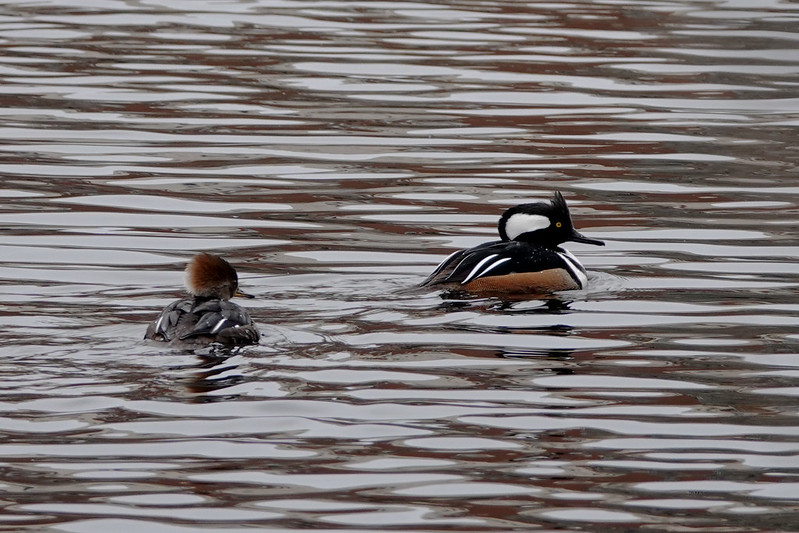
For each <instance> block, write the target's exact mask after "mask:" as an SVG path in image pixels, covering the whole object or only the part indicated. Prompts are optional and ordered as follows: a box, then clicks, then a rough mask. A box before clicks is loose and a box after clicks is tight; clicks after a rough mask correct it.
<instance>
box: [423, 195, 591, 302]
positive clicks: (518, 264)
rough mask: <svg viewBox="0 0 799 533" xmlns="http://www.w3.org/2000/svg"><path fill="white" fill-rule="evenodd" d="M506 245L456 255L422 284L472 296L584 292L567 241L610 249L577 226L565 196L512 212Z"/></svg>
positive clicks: (503, 221)
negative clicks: (439, 286) (581, 231)
mask: <svg viewBox="0 0 799 533" xmlns="http://www.w3.org/2000/svg"><path fill="white" fill-rule="evenodd" d="M499 236H500V238H501V239H502V240H501V241H492V242H486V243H483V244H481V245H479V246H475V247H474V248H469V249H468V250H458V251H457V252H455V253H453V254H452V255H450V256H449V257H447V258H446V259H444V261H442V262H441V264H440V265H438V267H437V268H436V269H435V270H434V271H433V273H432V274H430V276H429V277H428V278H427V279H426V280H424V281H423V282H422V284H421V286H422V287H427V286H435V285H441V286H445V287H446V288H447V289H451V290H453V289H454V290H458V291H464V292H467V293H471V294H511V293H514V294H520V293H521V294H524V293H527V294H530V293H547V292H554V291H564V290H571V289H582V288H584V287H585V286H586V283H587V282H588V276H587V275H586V272H585V268H583V265H581V264H580V262H579V261H578V260H577V258H576V257H574V256H573V255H572V254H570V253H569V251H568V250H566V249H565V248H561V247H560V246H559V245H560V244H562V243H564V242H566V241H574V242H582V243H585V244H595V245H598V246H604V245H605V243H604V242H602V241H600V240H597V239H589V238H588V237H586V236H584V235H581V234H580V233H579V232H577V230H575V229H574V226H573V225H572V219H571V215H570V214H569V208H568V206H567V205H566V200H564V199H563V195H562V194H560V192H556V193H555V196H554V198H553V199H552V202H551V203H547V202H537V203H534V204H521V205H517V206H515V207H511V208H510V209H508V210H507V211H505V213H504V214H503V215H502V217H501V218H500V219H499Z"/></svg>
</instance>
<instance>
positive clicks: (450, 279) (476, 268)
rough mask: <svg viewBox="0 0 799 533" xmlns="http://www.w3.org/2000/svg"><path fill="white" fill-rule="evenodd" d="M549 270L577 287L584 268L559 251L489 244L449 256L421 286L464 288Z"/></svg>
mask: <svg viewBox="0 0 799 533" xmlns="http://www.w3.org/2000/svg"><path fill="white" fill-rule="evenodd" d="M553 268H561V269H564V270H565V271H566V272H568V274H569V275H570V276H571V277H572V278H573V279H574V280H575V282H576V283H577V284H578V285H579V286H580V287H582V286H584V285H585V281H586V276H585V269H584V268H583V266H582V265H581V264H580V262H579V261H577V259H576V258H575V257H574V256H573V255H571V254H570V253H569V252H568V251H566V250H564V249H562V248H557V249H555V250H553V249H550V248H545V247H541V246H534V245H530V244H527V243H524V242H519V241H492V242H487V243H484V244H481V245H479V246H475V247H474V248H469V249H467V250H459V251H457V252H455V253H453V254H452V255H450V256H449V257H447V258H446V259H444V261H442V262H441V264H439V265H438V267H437V268H436V269H435V270H434V271H433V273H432V274H430V276H428V278H427V279H426V280H424V281H423V282H422V283H421V286H422V287H425V286H431V285H441V284H445V283H446V284H460V285H466V284H467V283H470V282H472V281H474V280H477V279H480V278H485V277H490V276H505V275H508V274H522V273H527V272H541V271H544V270H548V269H553Z"/></svg>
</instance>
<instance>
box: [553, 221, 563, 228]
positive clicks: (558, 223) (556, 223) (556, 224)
mask: <svg viewBox="0 0 799 533" xmlns="http://www.w3.org/2000/svg"><path fill="white" fill-rule="evenodd" d="M562 225H563V224H561V223H560V222H555V227H556V228H559V227H561V226H562Z"/></svg>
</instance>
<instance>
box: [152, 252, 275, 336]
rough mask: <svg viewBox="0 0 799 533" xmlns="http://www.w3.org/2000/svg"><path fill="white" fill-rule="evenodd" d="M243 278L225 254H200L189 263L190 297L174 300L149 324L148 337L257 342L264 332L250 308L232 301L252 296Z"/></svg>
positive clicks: (187, 285)
mask: <svg viewBox="0 0 799 533" xmlns="http://www.w3.org/2000/svg"><path fill="white" fill-rule="evenodd" d="M238 287H239V278H238V276H237V275H236V270H235V269H234V268H233V267H232V266H230V263H228V262H227V261H225V260H224V259H222V258H221V257H218V256H215V255H211V254H207V253H200V254H197V255H195V256H194V257H193V258H192V259H191V261H189V264H188V265H187V266H186V289H187V290H188V291H189V296H187V297H185V298H183V299H181V300H177V301H175V302H172V303H171V304H169V305H168V306H166V308H164V310H163V311H161V314H160V315H159V316H158V318H157V319H156V320H155V322H153V323H152V324H150V325H149V326H148V327H147V333H146V334H145V335H144V338H145V339H152V340H156V341H165V342H175V343H185V344H210V343H213V342H218V343H221V344H224V345H227V346H236V345H244V344H257V343H258V338H259V337H260V333H258V328H256V327H255V324H254V323H253V321H252V319H251V318H250V315H249V314H247V311H245V310H244V309H242V308H241V307H239V306H238V305H236V304H234V303H231V302H229V301H228V300H229V299H230V298H232V297H233V296H243V297H245V298H252V296H250V295H249V294H245V293H243V292H241V291H240V290H239V289H238Z"/></svg>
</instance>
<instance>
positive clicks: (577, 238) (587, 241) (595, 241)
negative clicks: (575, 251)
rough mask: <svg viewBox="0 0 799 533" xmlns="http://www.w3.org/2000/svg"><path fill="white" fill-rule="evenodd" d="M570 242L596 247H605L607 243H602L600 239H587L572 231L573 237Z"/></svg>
mask: <svg viewBox="0 0 799 533" xmlns="http://www.w3.org/2000/svg"><path fill="white" fill-rule="evenodd" d="M569 240H570V241H573V242H581V243H584V244H593V245H594V246H605V241H600V240H599V239H592V238H590V237H586V236H585V235H583V234H582V233H580V232H579V231H577V230H573V231H572V235H571V237H569Z"/></svg>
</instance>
